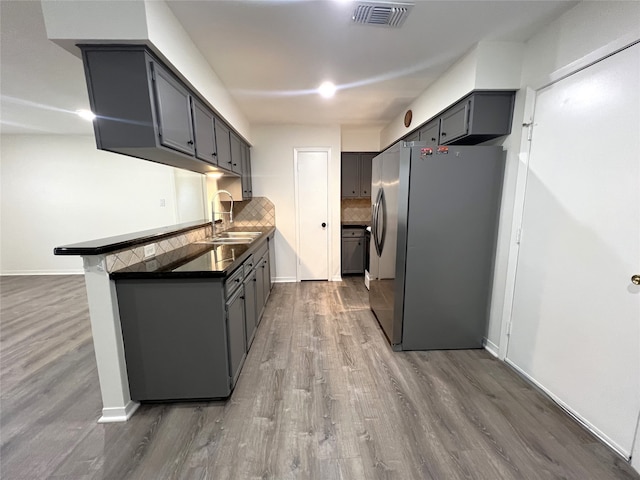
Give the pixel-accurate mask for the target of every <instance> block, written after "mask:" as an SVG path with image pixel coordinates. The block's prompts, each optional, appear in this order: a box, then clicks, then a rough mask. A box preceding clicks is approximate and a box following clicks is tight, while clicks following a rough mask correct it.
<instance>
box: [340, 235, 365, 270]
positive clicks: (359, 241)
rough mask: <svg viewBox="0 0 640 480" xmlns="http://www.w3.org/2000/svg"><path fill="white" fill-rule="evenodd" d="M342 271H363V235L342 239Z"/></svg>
mask: <svg viewBox="0 0 640 480" xmlns="http://www.w3.org/2000/svg"><path fill="white" fill-rule="evenodd" d="M342 273H364V237H360V238H347V237H345V238H343V239H342Z"/></svg>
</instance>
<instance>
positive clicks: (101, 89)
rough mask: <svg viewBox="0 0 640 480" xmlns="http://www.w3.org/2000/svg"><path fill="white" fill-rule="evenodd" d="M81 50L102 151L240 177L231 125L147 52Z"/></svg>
mask: <svg viewBox="0 0 640 480" xmlns="http://www.w3.org/2000/svg"><path fill="white" fill-rule="evenodd" d="M80 49H81V51H82V59H83V63H84V70H85V77H86V80H87V88H88V92H89V102H90V105H91V110H92V111H93V112H94V113H95V114H96V115H97V118H96V119H95V120H94V122H93V125H94V130H95V134H96V144H97V147H98V148H99V149H101V150H107V151H110V152H114V153H120V154H123V155H129V156H132V157H137V158H142V159H145V160H151V161H153V162H158V163H162V164H165V165H170V166H172V167H177V168H183V169H186V170H191V171H193V172H199V173H207V172H211V171H215V170H216V168H219V169H225V170H227V171H228V172H232V173H234V174H236V175H240V174H241V171H242V170H241V169H242V161H241V155H239V156H238V157H237V160H236V161H235V163H236V165H235V168H234V165H233V163H234V162H232V155H231V139H230V128H229V126H228V125H226V124H225V123H224V122H223V121H222V119H220V118H218V116H217V115H215V114H214V112H213V110H212V109H211V108H209V107H208V106H207V104H206V102H204V101H203V99H202V98H200V97H199V96H198V95H197V94H196V93H194V92H193V91H192V90H190V89H189V88H188V87H187V86H186V84H185V83H183V82H182V81H181V80H180V79H179V78H178V76H177V75H175V74H174V73H173V72H172V71H171V70H170V69H169V68H168V67H167V66H166V65H164V64H163V63H162V62H161V61H160V60H159V59H158V58H157V57H156V56H155V55H154V54H153V52H152V51H151V50H150V49H149V48H148V47H145V46H143V45H80ZM237 140H238V141H239V142H240V144H241V145H242V144H244V142H243V141H242V140H241V139H239V137H237ZM236 148H237V147H236Z"/></svg>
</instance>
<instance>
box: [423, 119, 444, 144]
mask: <svg viewBox="0 0 640 480" xmlns="http://www.w3.org/2000/svg"><path fill="white" fill-rule="evenodd" d="M419 134H420V138H419V140H420V141H421V142H427V145H438V138H439V137H440V119H436V120H432V121H430V122H429V123H427V124H426V125H425V126H424V127H422V128H421V129H420V130H419Z"/></svg>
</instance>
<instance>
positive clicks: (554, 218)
mask: <svg viewBox="0 0 640 480" xmlns="http://www.w3.org/2000/svg"><path fill="white" fill-rule="evenodd" d="M638 85H640V45H635V46H633V47H630V48H627V49H626V50H623V51H621V52H619V53H617V54H615V55H613V56H611V57H608V58H606V59H604V60H601V61H600V62H598V63H596V64H594V65H592V66H591V67H589V68H586V69H585V70H582V71H579V72H578V73H575V74H573V75H571V76H569V77H567V78H565V79H563V80H560V81H558V82H557V83H555V84H553V85H551V86H549V87H546V88H545V89H542V90H540V91H539V92H538V94H537V98H536V107H535V112H536V113H535V119H534V127H533V137H532V143H531V155H530V160H529V172H528V176H527V185H526V194H525V204H524V213H523V223H522V232H521V243H520V252H519V256H518V265H517V274H516V283H515V292H514V304H513V310H512V324H511V334H510V337H509V344H508V351H507V360H508V361H509V362H511V363H512V364H514V365H515V366H516V367H517V368H518V369H520V370H521V371H522V372H523V373H524V374H525V375H527V376H529V377H530V378H531V379H533V380H534V381H535V382H536V383H537V384H538V385H540V386H541V387H542V388H543V389H545V390H546V391H547V392H548V393H549V394H550V395H551V396H552V397H554V398H555V399H556V400H557V401H558V402H559V403H561V404H563V405H564V406H566V407H567V408H568V409H569V410H570V411H571V412H573V413H574V414H575V415H576V416H577V417H579V418H580V419H581V420H583V421H584V422H585V423H587V424H588V425H589V426H590V427H591V428H592V429H593V430H594V431H595V432H597V433H598V435H600V436H601V437H602V439H603V440H605V441H606V442H607V443H609V444H610V445H611V446H612V447H613V448H615V449H616V450H618V451H619V452H620V453H622V454H623V455H625V456H627V457H629V455H630V453H631V448H632V444H633V438H634V433H635V428H636V423H637V421H638V415H639V411H640V286H638V285H635V284H634V283H633V282H632V276H634V275H640V161H639V153H638V152H640V135H638V132H639V131H640V109H639V108H638V105H640V89H638Z"/></svg>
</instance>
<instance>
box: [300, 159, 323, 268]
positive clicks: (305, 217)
mask: <svg viewBox="0 0 640 480" xmlns="http://www.w3.org/2000/svg"><path fill="white" fill-rule="evenodd" d="M294 161H295V163H296V178H297V181H296V187H297V188H296V216H297V225H298V235H297V238H298V245H297V247H298V280H328V279H329V254H328V252H329V225H328V221H329V209H328V175H327V173H328V165H329V151H328V150H327V149H324V150H321V149H318V150H313V151H310V150H309V151H307V150H300V149H296V153H295V159H294Z"/></svg>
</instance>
